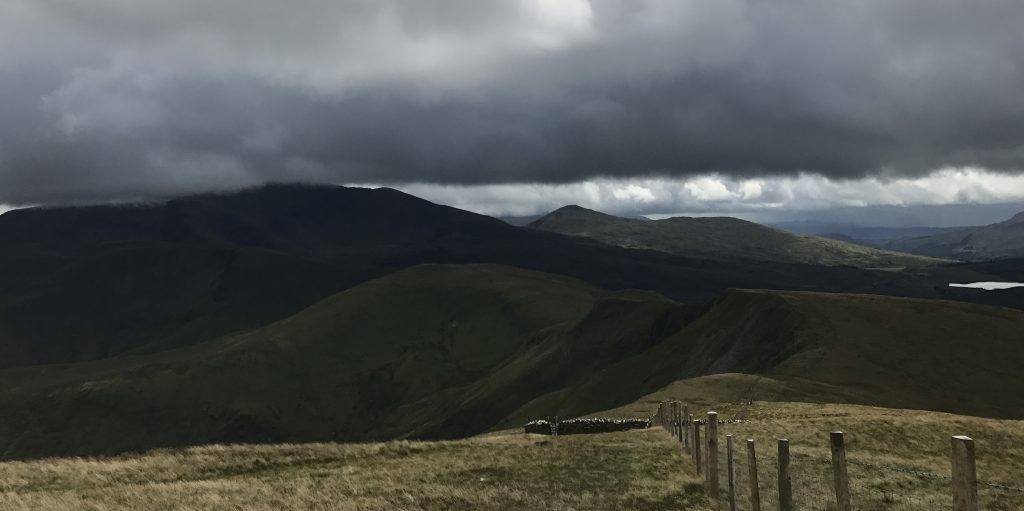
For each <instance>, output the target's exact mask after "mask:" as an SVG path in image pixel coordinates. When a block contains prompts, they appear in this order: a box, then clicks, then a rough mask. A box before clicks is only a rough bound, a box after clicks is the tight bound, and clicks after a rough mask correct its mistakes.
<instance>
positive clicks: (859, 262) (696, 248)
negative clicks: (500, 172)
mask: <svg viewBox="0 0 1024 511" xmlns="http://www.w3.org/2000/svg"><path fill="white" fill-rule="evenodd" d="M530 227H533V228H535V229H541V230H545V231H553V232H559V233H562V234H569V235H573V236H583V237H587V238H593V239H596V240H598V241H602V242H604V243H608V244H611V245H618V246H621V247H627V248H643V249H651V250H659V251H662V252H668V253H672V254H678V255H685V256H689V257H706V258H732V259H756V260H763V261H773V262H783V263H803V264H818V265H825V266H856V267H861V268H904V267H920V266H927V265H931V264H936V263H938V262H940V261H938V260H936V259H930V258H927V257H921V256H913V255H909V254H903V253H899V252H892V251H887V250H879V249H875V248H869V247H865V246H862V245H855V244H853V243H847V242H845V241H840V240H835V239H830V238H823V237H820V236H807V235H799V234H793V233H790V232H786V231H781V230H778V229H773V228H771V227H767V226H764V225H761V224H756V223H753V222H748V221H746V220H740V219H738V218H731V217H708V218H690V217H676V218H666V219H664V220H647V219H637V218H623V217H617V216H612V215H606V214H604V213H599V212H597V211H592V210H589V209H586V208H581V207H579V206H566V207H564V208H561V209H558V210H556V211H553V212H551V213H550V214H548V215H546V216H544V217H542V218H540V219H539V220H536V221H534V222H533V223H531V224H530Z"/></svg>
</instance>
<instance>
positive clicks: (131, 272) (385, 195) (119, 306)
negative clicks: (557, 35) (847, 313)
mask: <svg viewBox="0 0 1024 511" xmlns="http://www.w3.org/2000/svg"><path fill="white" fill-rule="evenodd" d="M646 223H651V222H646ZM726 255H727V254H726ZM706 257H708V258H709V259H697V258H692V257H682V256H676V255H671V254H667V253H663V252H657V251H650V250H628V249H624V248H619V247H612V246H608V245H605V244H602V243H597V242H594V241H591V240H587V239H581V238H575V237H569V236H563V235H559V234H555V233H548V232H542V231H538V230H535V229H524V228H517V227H513V226H510V225H507V224H505V223H503V222H501V221H498V220H495V219H493V218H490V217H486V216H482V215H477V214H474V213H470V212H467V211H461V210H458V209H454V208H450V207H446V206H439V205H436V204H432V203H430V202H427V201H424V200H421V199H418V198H416V197H413V196H411V195H407V194H404V193H401V192H398V191H395V190H389V189H372V190H371V189H361V188H343V187H329V186H301V185H273V186H267V187H261V188H257V189H252V190H246V191H242V192H237V193H233V194H223V195H199V196H192V197H185V198H180V199H175V200H171V201H168V202H167V203H163V204H150V205H129V206H92V207H74V208H37V209H25V210H15V211H10V212H8V213H5V214H3V215H0V279H2V281H3V282H4V286H2V287H0V367H15V366H27V365H34V364H44V363H65V362H77V361H84V360H97V359H104V358H108V357H112V356H118V355H123V354H127V353H153V352H157V351H160V350H164V349H168V348H173V347H180V346H187V345H190V344H195V343H199V342H203V341H208V340H211V339H215V338H218V337H221V336H224V335H226V334H230V333H233V332H239V331H244V330H247V329H252V328H258V327H261V326H264V325H267V324H269V323H271V322H273V321H277V320H280V319H283V318H286V317H288V316H290V315H292V314H295V313H297V312H299V311H300V310H302V309H303V308H305V307H308V306H310V305H312V304H313V303H315V302H317V301H318V300H321V299H323V298H325V297H327V296H330V295H331V294H334V293H337V292H339V291H342V290H344V289H347V288H350V287H351V286H353V285H356V284H359V283H361V282H365V281H367V280H370V279H373V278H377V277H380V276H382V275H386V274H388V273H390V272H393V271H396V270H400V269H402V268H406V267H409V266H413V265H416V264H422V263H446V264H462V263H497V264H506V265H512V266H518V267H523V268H530V269H534V270H539V271H545V272H549V273H556V274H561V275H567V276H571V277H575V278H578V279H582V280H585V281H587V282H589V283H592V284H595V285H598V286H600V287H603V288H608V289H625V288H639V289H649V290H653V291H656V292H659V293H661V294H664V295H666V296H668V297H671V298H673V299H676V300H683V301H689V302H700V301H704V300H708V299H710V298H712V297H714V296H715V295H717V294H719V293H721V292H722V291H723V290H725V289H727V288H732V287H741V288H772V289H804V290H820V291H846V292H869V293H880V294H894V295H909V296H919V297H944V296H952V295H951V293H953V291H950V290H949V288H948V287H946V283H948V282H951V281H958V282H963V281H972V280H992V279H993V278H994V277H993V276H991V275H988V274H986V273H983V272H979V271H976V270H974V269H971V268H967V267H959V266H949V267H946V266H939V267H931V268H928V269H915V270H913V271H906V272H897V271H868V270H858V269H855V268H848V267H825V266H812V265H793V264H782V263H773V262H767V261H754V260H743V259H731V258H723V257H719V256H718V255H716V254H714V253H710V252H709V253H707V254H706ZM956 296H959V295H956ZM963 296H965V298H964V299H966V300H977V299H981V298H987V297H982V296H979V295H972V294H964V295H963ZM1011 302H1012V301H1011ZM1000 303H1002V302H1000Z"/></svg>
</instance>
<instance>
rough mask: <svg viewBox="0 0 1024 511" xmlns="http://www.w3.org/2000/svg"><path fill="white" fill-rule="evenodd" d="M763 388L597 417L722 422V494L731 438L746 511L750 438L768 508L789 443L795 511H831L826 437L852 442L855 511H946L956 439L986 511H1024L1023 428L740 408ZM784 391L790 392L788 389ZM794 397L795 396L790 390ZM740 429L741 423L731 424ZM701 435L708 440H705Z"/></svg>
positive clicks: (641, 404) (734, 380)
mask: <svg viewBox="0 0 1024 511" xmlns="http://www.w3.org/2000/svg"><path fill="white" fill-rule="evenodd" d="M780 385H784V384H780V383H778V382H773V381H772V380H770V379H767V378H758V377H754V376H749V375H739V374H722V375H715V376H707V377H702V378H695V379H692V380H683V381H678V382H675V383H674V384H672V385H670V386H668V387H666V388H665V389H662V390H660V391H658V392H655V393H653V394H650V395H648V396H646V397H645V398H643V399H641V400H639V401H637V402H635V403H633V404H631V405H628V406H625V407H622V408H619V409H616V410H612V411H609V412H606V413H602V414H599V415H603V416H609V415H610V416H635V415H637V414H643V413H647V411H648V410H652V409H655V408H656V407H657V403H658V402H660V401H662V400H680V401H684V402H687V403H690V405H689V408H690V413H692V414H693V415H694V417H695V418H696V417H699V416H704V417H706V415H705V414H706V412H707V411H709V410H715V411H717V412H718V414H719V418H720V421H721V422H722V423H721V424H720V425H719V439H720V449H719V467H720V474H721V475H720V481H721V487H722V488H723V495H725V493H724V488H726V485H727V479H726V468H725V467H726V435H733V436H734V444H735V450H736V451H735V452H736V454H735V457H734V459H735V464H736V469H735V470H736V479H737V493H738V495H739V496H740V497H739V502H740V503H741V504H744V505H741V508H744V509H746V505H745V504H746V502H747V495H748V491H749V490H748V488H749V486H748V482H749V480H750V478H749V476H748V470H749V464H748V463H747V446H746V439H748V438H753V439H754V440H755V447H756V451H757V459H758V463H757V469H758V474H759V485H758V486H759V489H760V493H761V499H762V505H763V506H765V505H767V507H766V509H772V508H775V509H777V499H778V497H777V495H778V493H777V491H778V490H777V488H778V484H777V469H778V462H777V460H778V454H777V439H779V438H786V439H788V440H789V442H790V454H791V465H792V471H793V475H792V481H793V483H792V486H793V493H794V500H795V503H796V504H797V506H798V509H814V510H830V509H835V498H834V494H833V491H834V490H833V484H832V466H831V453H830V449H829V440H828V436H829V432H830V431H843V432H844V433H845V437H846V450H847V459H848V472H849V476H850V484H851V493H852V500H853V507H854V509H857V510H932V509H950V508H951V506H952V493H951V462H950V450H951V446H950V437H951V436H953V435H967V436H970V437H971V438H973V439H974V441H975V444H976V450H977V452H976V455H977V476H978V482H979V485H978V498H979V505H980V509H985V510H1007V511H1011V510H1020V509H1024V482H1022V477H1024V421H1020V420H997V419H987V418H981V417H971V416H966V415H955V414H948V413H939V412H928V411H920V410H905V409H894V408H879V407H871V406H858V405H848V404H819V403H798V402H764V401H753V402H744V401H742V400H738V399H734V398H735V397H737V393H738V392H740V391H741V390H742V394H743V395H746V394H747V393H749V392H750V387H751V386H758V387H761V388H762V390H770V389H773V388H776V387H778V386H780ZM787 385H788V384H787ZM784 390H787V391H791V390H792V389H784ZM736 419H739V421H738V422H732V421H733V420H736ZM702 433H703V431H702Z"/></svg>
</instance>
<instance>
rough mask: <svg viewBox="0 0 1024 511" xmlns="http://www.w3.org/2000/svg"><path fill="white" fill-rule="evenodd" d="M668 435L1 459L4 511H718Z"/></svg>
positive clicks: (502, 437)
mask: <svg viewBox="0 0 1024 511" xmlns="http://www.w3.org/2000/svg"><path fill="white" fill-rule="evenodd" d="M676 447H677V444H673V442H672V441H671V439H670V438H669V436H668V435H666V434H664V433H663V432H661V431H653V430H648V431H634V432H628V433H615V434H605V435H593V436H563V437H558V438H549V437H543V436H537V435H524V434H522V433H500V434H494V435H487V436H482V437H477V438H472V439H467V440H460V441H451V442H405V441H401V442H388V443H378V444H348V445H346V444H306V445H277V446H209V447H197V448H191V449H185V450H161V451H154V452H150V453H146V454H142V455H133V456H121V457H114V458H106V459H46V460H38V461H28V462H7V463H0V509H5V510H6V509H19V510H20V509H32V510H36V509H47V510H51V509H55V510H59V509H75V510H78V509H83V510H115V509H117V510H120V509H132V510H144V509H153V510H157V509H159V510H164V509H182V510H184V509H246V510H279V509H315V510H328V509H330V510H370V509H389V510H421V509H482V510H489V509H494V510H498V509H500V510H517V509H522V510H534V509H559V510H563V509H580V510H583V509H594V510H603V509H607V510H618V509H642V510H668V509H695V510H701V509H710V508H709V507H708V502H707V500H706V498H705V497H704V491H703V489H702V487H701V484H700V480H699V478H697V477H696V476H695V475H694V473H693V471H692V469H691V468H690V467H689V466H688V464H686V463H685V462H684V459H683V457H682V454H681V452H680V450H679V449H678V448H676Z"/></svg>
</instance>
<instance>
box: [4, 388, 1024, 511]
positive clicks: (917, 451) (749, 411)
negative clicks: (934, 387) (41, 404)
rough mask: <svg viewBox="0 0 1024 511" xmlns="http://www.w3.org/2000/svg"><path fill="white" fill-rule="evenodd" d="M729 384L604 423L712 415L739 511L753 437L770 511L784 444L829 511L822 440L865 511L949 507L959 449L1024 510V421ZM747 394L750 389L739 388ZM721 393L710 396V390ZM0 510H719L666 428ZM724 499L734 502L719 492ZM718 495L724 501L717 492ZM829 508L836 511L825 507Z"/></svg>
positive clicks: (54, 496)
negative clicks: (818, 399)
mask: <svg viewBox="0 0 1024 511" xmlns="http://www.w3.org/2000/svg"><path fill="white" fill-rule="evenodd" d="M729 380H734V378H733V376H732V375H723V376H721V377H711V378H701V379H697V380H684V381H679V382H676V383H674V384H673V385H670V386H668V387H666V388H664V389H661V390H659V391H658V392H656V393H653V394H650V395H648V396H644V397H643V398H641V399H640V400H638V401H636V402H634V403H631V404H629V405H628V406H626V407H623V408H620V409H617V410H612V411H609V412H602V413H601V415H604V416H608V415H612V416H630V417H632V416H647V415H648V414H650V413H651V412H652V411H653V410H654V409H655V408H656V406H657V402H658V401H659V400H662V399H680V400H684V401H686V402H688V403H690V405H691V406H690V409H691V411H693V412H696V414H698V415H699V414H702V413H703V412H705V411H707V410H710V409H714V410H717V411H718V412H719V413H720V416H721V418H723V419H733V418H742V419H743V421H742V422H739V423H732V422H725V421H723V423H722V424H720V430H721V431H720V435H721V438H720V440H721V443H722V445H721V457H722V459H721V460H720V463H719V467H720V470H721V474H720V481H721V483H722V484H723V487H724V485H725V482H726V481H727V479H726V477H725V467H726V464H725V461H724V456H725V440H724V439H725V435H727V434H732V435H734V436H735V437H736V439H737V442H738V443H737V447H738V449H739V450H738V453H739V455H738V456H737V457H736V463H737V469H736V474H737V484H738V486H737V487H738V490H739V491H738V493H739V496H740V498H739V503H740V508H741V509H749V508H748V507H747V505H746V502H747V501H746V498H747V489H748V481H749V478H748V476H747V473H748V472H747V471H748V465H747V461H746V450H745V449H746V447H745V440H746V438H754V439H755V441H756V445H757V449H758V473H759V479H760V485H759V487H760V492H761V498H762V508H763V509H773V508H777V504H776V491H777V490H776V480H775V468H776V455H775V439H776V438H788V439H790V442H791V455H792V472H793V490H794V498H795V502H796V504H797V505H798V506H799V509H832V508H834V503H833V502H832V499H833V496H832V490H831V488H832V486H831V484H832V483H831V467H830V465H829V460H830V454H829V448H828V432H829V431H834V430H837V429H838V430H843V431H845V433H846V440H847V441H846V445H847V456H848V470H849V474H850V478H851V483H852V484H851V486H852V494H853V503H854V506H855V509H877V510H884V509H900V510H902V509H913V510H925V509H947V508H948V506H949V502H950V498H951V497H950V489H949V487H950V481H949V476H950V462H949V452H948V449H949V436H950V435H953V434H968V435H970V436H972V437H973V438H974V439H975V441H976V442H977V446H978V458H977V461H978V468H977V471H978V479H979V482H980V484H979V498H980V504H981V506H982V508H983V509H990V510H1007V511H1010V510H1017V509H1021V507H1022V506H1024V491H1021V489H1022V488H1021V485H1020V483H1019V469H1020V467H1022V466H1024V452H1022V451H1021V450H1020V448H1019V446H1020V445H1021V444H1022V443H1024V422H1022V421H1005V420H1002V421H1001V420H993V419H981V418H976V417H967V416H961V415H950V414H943V413H935V412H921V411H913V410H897V409H887V408H873V407H865V406H855V405H820V404H814V405H811V404H807V403H786V402H763V401H755V402H753V403H750V404H746V403H743V404H741V403H735V402H731V401H729V400H728V399H724V400H723V398H725V397H727V396H725V395H723V394H721V393H716V392H715V391H713V389H715V388H722V389H723V390H726V391H727V390H728V389H729V388H730V387H731V385H732V383H736V382H730V381H729ZM743 383H744V384H746V383H749V382H743ZM709 391H711V392H709ZM0 488H3V490H4V491H3V492H2V493H0V509H12V510H29V509H105V510H129V509H130V510H144V511H145V510H165V509H211V510H221V509H239V508H244V509H253V510H268V511H269V510H299V509H337V510H360V509H403V510H443V509H477V510H483V511H498V510H533V509H541V510H556V509H559V510H560V509H588V510H589V509H593V510H599V511H600V510H620V509H629V510H644V511H669V510H679V509H686V510H694V511H707V510H712V509H722V506H723V505H724V503H714V502H711V501H710V500H709V499H708V498H707V496H706V494H705V489H704V487H703V480H702V478H701V477H700V476H698V475H697V474H696V473H695V471H694V469H693V465H692V464H691V463H690V459H689V456H688V455H687V454H685V453H684V452H683V451H682V449H681V448H680V445H679V444H678V443H677V442H675V441H674V440H673V439H672V438H671V437H670V436H669V435H668V433H666V432H664V431H663V430H661V429H653V430H638V431H630V432H625V433H610V434H598V435H578V436H561V437H556V438H552V437H547V436H539V435H524V434H523V433H521V432H519V431H503V432H498V433H494V434H489V435H485V436H477V437H473V438H468V439H462V440H456V441H442V442H409V441H393V442H386V443H367V444H335V443H314V444H281V445H215V446H205V447H192V448H185V449H165V450H157V451H151V452H147V453H142V454H133V455H122V456H115V457H107V458H86V459H79V458H49V459H42V460H35V461H28V462H3V463H0ZM723 489H724V488H723ZM723 495H724V493H723ZM830 505H831V506H833V507H829V506H830Z"/></svg>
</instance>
